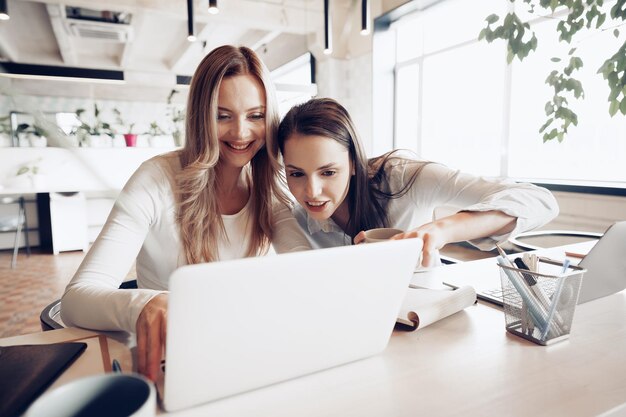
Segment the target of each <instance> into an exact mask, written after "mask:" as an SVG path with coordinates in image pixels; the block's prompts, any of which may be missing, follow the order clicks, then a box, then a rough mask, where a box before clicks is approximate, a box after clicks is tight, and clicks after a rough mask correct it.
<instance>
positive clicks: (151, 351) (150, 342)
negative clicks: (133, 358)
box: [136, 294, 168, 381]
mask: <svg viewBox="0 0 626 417" xmlns="http://www.w3.org/2000/svg"><path fill="white" fill-rule="evenodd" d="M167 301H168V297H167V294H159V295H157V296H156V297H154V298H153V299H152V300H150V301H149V302H148V304H146V305H145V306H144V308H143V310H141V314H139V318H138V319H137V324H136V328H137V371H138V372H139V373H140V374H143V375H145V376H146V377H147V378H149V379H151V380H152V381H156V379H157V376H158V373H159V367H160V366H161V358H162V357H163V354H164V353H165V335H166V333H167Z"/></svg>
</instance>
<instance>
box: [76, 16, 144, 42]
mask: <svg viewBox="0 0 626 417" xmlns="http://www.w3.org/2000/svg"><path fill="white" fill-rule="evenodd" d="M65 28H66V29H67V31H68V33H69V34H70V35H72V36H76V37H79V38H84V39H99V40H104V41H113V42H122V43H126V42H130V41H132V39H133V28H132V27H131V26H130V25H126V24H120V23H100V22H90V21H87V20H76V19H65Z"/></svg>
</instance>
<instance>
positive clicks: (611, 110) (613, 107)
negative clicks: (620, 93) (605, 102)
mask: <svg viewBox="0 0 626 417" xmlns="http://www.w3.org/2000/svg"><path fill="white" fill-rule="evenodd" d="M619 104H620V103H619V101H617V100H613V101H611V105H610V106H609V114H610V115H611V117H613V116H615V114H616V113H617V110H618V109H619Z"/></svg>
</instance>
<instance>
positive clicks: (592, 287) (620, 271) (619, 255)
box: [578, 221, 626, 304]
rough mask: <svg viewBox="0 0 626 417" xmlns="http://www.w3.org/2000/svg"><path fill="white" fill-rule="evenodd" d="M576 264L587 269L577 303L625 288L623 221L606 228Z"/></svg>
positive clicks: (625, 250) (625, 239) (624, 225)
mask: <svg viewBox="0 0 626 417" xmlns="http://www.w3.org/2000/svg"><path fill="white" fill-rule="evenodd" d="M578 265H579V266H581V267H583V268H586V269H587V272H585V275H584V276H583V282H582V287H581V288H580V295H579V297H578V304H581V303H586V302H587V301H591V300H595V299H596V298H600V297H604V296H607V295H610V294H614V293H616V292H618V291H621V290H623V289H624V288H626V221H623V222H617V223H614V224H613V225H612V226H611V227H609V228H608V229H607V231H606V232H604V235H603V236H602V238H600V240H598V243H596V244H595V246H594V247H593V248H592V249H591V250H590V251H589V253H588V254H587V256H585V257H584V258H583V260H582V261H580V263H579V264H578Z"/></svg>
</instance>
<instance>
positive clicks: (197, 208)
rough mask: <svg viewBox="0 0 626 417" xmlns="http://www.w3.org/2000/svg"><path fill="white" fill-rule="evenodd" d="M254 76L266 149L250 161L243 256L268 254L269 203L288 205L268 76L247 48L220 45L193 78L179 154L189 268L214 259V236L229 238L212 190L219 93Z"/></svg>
mask: <svg viewBox="0 0 626 417" xmlns="http://www.w3.org/2000/svg"><path fill="white" fill-rule="evenodd" d="M236 75H252V76H254V77H255V78H256V79H257V80H258V81H259V82H260V83H261V85H262V86H263V87H264V89H265V97H266V105H265V128H266V131H265V132H266V133H265V135H266V139H265V146H264V147H263V148H261V149H260V150H259V151H258V152H257V154H256V155H255V156H254V158H253V159H252V161H251V163H250V164H249V166H247V167H246V168H245V169H246V171H247V175H248V179H249V181H250V193H251V195H250V205H249V210H250V220H251V222H252V227H251V229H252V235H251V236H250V246H249V247H248V250H247V254H246V255H247V256H255V255H258V254H263V253H265V252H267V249H268V248H269V243H270V241H271V238H272V202H273V197H274V196H276V197H277V198H278V199H280V200H281V201H283V202H287V201H288V200H287V198H286V196H285V195H284V192H283V190H282V188H281V187H280V186H279V183H280V165H279V164H278V161H277V158H278V146H277V144H276V140H275V137H276V130H277V128H278V122H279V115H278V109H277V107H278V106H277V103H276V97H275V93H274V89H273V84H272V83H271V81H270V77H269V71H268V70H267V68H266V67H265V65H264V64H263V63H262V62H261V60H260V59H259V57H258V56H257V55H256V53H255V52H254V51H252V50H251V49H249V48H246V47H235V46H230V45H225V46H221V47H219V48H216V49H214V50H213V51H211V53H209V54H208V55H207V56H206V57H205V58H204V59H203V60H202V62H200V65H198V68H197V69H196V72H195V74H194V75H193V78H192V81H191V86H190V90H189V98H188V101H187V119H186V126H185V128H186V141H185V145H184V147H183V149H182V150H181V153H180V162H181V167H182V170H181V172H180V174H179V175H178V176H177V178H176V181H177V185H178V192H179V193H178V201H177V209H178V210H177V220H178V225H179V228H180V235H181V241H182V245H183V252H184V255H185V258H186V261H187V263H189V264H193V263H199V262H211V261H215V260H217V259H218V257H219V254H218V253H217V252H218V250H217V241H218V237H220V236H221V237H224V238H227V236H226V233H225V230H224V223H223V222H222V217H221V215H220V212H219V204H218V201H217V195H216V193H215V189H216V188H217V187H216V186H217V173H216V170H215V167H216V165H217V163H218V161H219V158H220V153H219V141H218V134H217V124H216V120H217V107H218V92H219V88H220V84H221V82H222V80H223V79H224V78H227V77H232V76H236Z"/></svg>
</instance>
